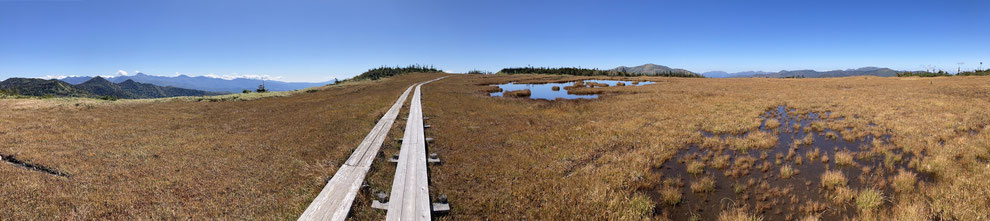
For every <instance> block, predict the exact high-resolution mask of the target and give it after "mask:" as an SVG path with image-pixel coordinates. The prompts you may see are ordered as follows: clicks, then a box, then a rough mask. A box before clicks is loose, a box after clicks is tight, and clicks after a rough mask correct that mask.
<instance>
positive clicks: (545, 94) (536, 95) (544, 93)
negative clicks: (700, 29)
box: [488, 80, 655, 100]
mask: <svg viewBox="0 0 990 221" xmlns="http://www.w3.org/2000/svg"><path fill="white" fill-rule="evenodd" d="M583 82H584V83H585V84H587V83H593V84H588V86H589V87H598V86H594V85H596V84H605V85H608V86H610V87H614V86H616V85H619V83H622V84H623V85H626V86H641V85H649V84H654V83H655V82H650V81H639V82H634V81H617V80H585V81H583ZM574 83H575V82H566V83H542V84H516V83H515V82H510V83H508V84H499V85H492V86H498V87H499V88H501V89H502V91H500V92H493V93H489V94H488V95H490V96H492V97H501V96H502V95H504V94H505V92H508V91H517V90H526V89H529V91H530V93H531V94H530V95H529V98H530V99H543V100H555V99H557V98H562V99H595V98H598V95H597V94H571V93H568V92H567V87H570V86H574ZM554 87H557V89H558V90H554Z"/></svg>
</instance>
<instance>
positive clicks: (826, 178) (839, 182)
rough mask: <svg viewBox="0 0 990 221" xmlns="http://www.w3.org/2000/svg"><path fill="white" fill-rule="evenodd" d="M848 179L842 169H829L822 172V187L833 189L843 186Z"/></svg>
mask: <svg viewBox="0 0 990 221" xmlns="http://www.w3.org/2000/svg"><path fill="white" fill-rule="evenodd" d="M847 182H848V181H847V180H846V176H845V175H843V174H842V171H837V170H829V171H826V172H825V173H823V174H822V187H823V188H825V189H835V188H836V187H840V186H845V185H846V183H847Z"/></svg>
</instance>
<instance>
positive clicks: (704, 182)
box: [691, 176, 715, 193]
mask: <svg viewBox="0 0 990 221" xmlns="http://www.w3.org/2000/svg"><path fill="white" fill-rule="evenodd" d="M691 191H694V192H695V193H708V192H712V191H715V180H714V179H712V178H711V177H707V176H706V177H701V178H699V179H698V180H695V181H694V182H693V183H691Z"/></svg>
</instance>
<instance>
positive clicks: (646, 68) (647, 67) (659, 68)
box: [611, 64, 694, 75]
mask: <svg viewBox="0 0 990 221" xmlns="http://www.w3.org/2000/svg"><path fill="white" fill-rule="evenodd" d="M611 71H618V72H629V73H635V74H644V75H655V74H660V73H671V74H694V72H691V71H688V70H684V69H680V68H670V67H667V66H663V65H657V64H644V65H640V66H635V67H626V66H619V67H617V68H614V69H612V70H611Z"/></svg>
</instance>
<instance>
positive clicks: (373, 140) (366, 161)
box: [299, 77, 442, 220]
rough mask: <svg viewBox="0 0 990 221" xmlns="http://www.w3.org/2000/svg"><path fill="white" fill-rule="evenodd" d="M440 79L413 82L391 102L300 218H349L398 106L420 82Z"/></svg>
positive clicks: (397, 113)
mask: <svg viewBox="0 0 990 221" xmlns="http://www.w3.org/2000/svg"><path fill="white" fill-rule="evenodd" d="M440 79H442V77H441V78H437V79H434V80H431V81H427V82H424V83H418V84H414V85H412V86H409V88H406V91H405V92H402V95H400V96H399V99H397V100H396V101H395V103H394V104H392V107H391V108H389V109H388V112H385V116H382V118H381V119H380V120H378V123H377V124H375V127H374V128H372V129H371V132H370V133H368V136H366V137H365V138H364V140H363V141H361V144H359V145H358V147H357V148H356V149H354V153H352V154H351V156H350V157H349V158H347V161H346V162H344V164H343V165H341V166H340V168H339V169H337V173H335V174H334V175H333V178H331V179H330V181H329V182H327V185H326V186H324V187H323V190H322V191H320V194H319V195H317V196H316V199H314V200H313V202H312V203H310V204H309V207H307V208H306V211H305V212H303V214H302V215H301V216H299V220H345V219H347V214H348V213H350V210H351V204H353V203H354V197H356V196H357V193H358V190H360V188H361V184H362V183H363V182H364V178H365V176H366V175H367V174H368V170H369V169H371V163H372V162H374V160H375V157H376V156H377V155H378V151H379V149H381V147H382V143H384V142H385V138H386V137H387V136H388V131H389V130H390V129H391V128H392V124H393V123H395V118H396V117H398V115H399V110H400V109H402V104H404V103H405V101H406V98H408V97H409V92H410V91H411V90H412V89H413V88H414V87H415V88H417V91H418V89H419V85H421V84H425V83H429V82H433V81H436V80H440ZM420 122H422V120H421V121H420Z"/></svg>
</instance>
